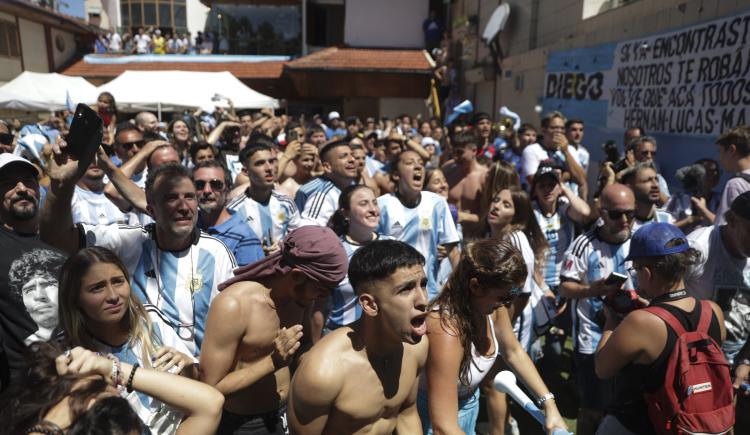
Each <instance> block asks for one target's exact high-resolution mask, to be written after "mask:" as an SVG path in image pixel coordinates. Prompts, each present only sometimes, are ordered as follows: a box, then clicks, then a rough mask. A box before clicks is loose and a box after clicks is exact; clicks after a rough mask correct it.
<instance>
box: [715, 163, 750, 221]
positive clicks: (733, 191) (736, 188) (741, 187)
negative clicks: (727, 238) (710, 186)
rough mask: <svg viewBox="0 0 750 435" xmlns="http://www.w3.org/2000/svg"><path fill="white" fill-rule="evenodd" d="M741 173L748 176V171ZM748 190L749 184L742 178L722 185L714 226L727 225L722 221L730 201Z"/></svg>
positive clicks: (732, 179) (749, 172) (749, 170)
mask: <svg viewBox="0 0 750 435" xmlns="http://www.w3.org/2000/svg"><path fill="white" fill-rule="evenodd" d="M742 173H743V174H748V175H750V169H746V170H744V171H742ZM748 190H750V183H749V182H747V180H745V179H744V178H742V177H734V178H730V179H729V181H727V183H726V184H725V185H724V190H722V191H721V201H719V209H718V210H717V211H716V220H715V221H714V225H716V226H717V227H718V226H719V225H724V224H725V223H727V221H726V219H724V214H725V213H726V212H727V211H728V210H729V207H730V206H731V205H732V201H734V199H735V198H737V197H738V196H740V195H741V194H743V193H745V192H747V191H748Z"/></svg>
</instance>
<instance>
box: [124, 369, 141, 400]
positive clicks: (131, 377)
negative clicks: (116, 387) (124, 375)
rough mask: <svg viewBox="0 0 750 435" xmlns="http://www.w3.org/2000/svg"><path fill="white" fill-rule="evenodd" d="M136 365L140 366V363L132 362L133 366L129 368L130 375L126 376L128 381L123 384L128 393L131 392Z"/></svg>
mask: <svg viewBox="0 0 750 435" xmlns="http://www.w3.org/2000/svg"><path fill="white" fill-rule="evenodd" d="M138 367H140V364H138V363H135V364H133V368H132V369H131V370H130V376H128V383H127V385H125V389H126V390H127V392H128V393H132V392H133V378H135V371H136V370H138Z"/></svg>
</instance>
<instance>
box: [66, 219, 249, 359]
mask: <svg viewBox="0 0 750 435" xmlns="http://www.w3.org/2000/svg"><path fill="white" fill-rule="evenodd" d="M79 228H81V231H82V232H83V234H82V236H83V237H85V240H86V246H102V247H105V248H109V249H111V250H112V251H114V252H115V253H116V254H117V255H118V256H119V257H120V259H121V260H122V262H123V264H124V265H125V267H126V268H127V269H128V272H129V273H130V285H131V287H132V291H133V294H134V295H136V296H137V297H138V298H139V299H140V300H141V301H142V302H143V303H147V304H150V305H154V306H155V307H156V308H158V309H159V310H160V311H161V313H162V314H163V318H164V319H165V321H166V322H167V324H169V326H171V327H172V329H174V330H175V332H176V333H177V335H178V336H179V337H180V338H181V339H182V340H183V342H184V343H185V345H186V346H187V348H188V349H189V350H190V352H191V353H192V354H193V355H195V356H198V355H199V354H200V347H201V343H202V342H203V335H204V332H205V325H206V317H207V316H208V306H209V304H210V303H211V301H212V300H213V298H214V297H216V295H218V294H219V289H218V285H219V284H220V283H222V282H224V281H226V280H227V279H229V278H231V277H232V276H233V274H232V270H233V269H234V268H236V267H237V263H236V261H235V259H234V256H233V255H232V253H231V252H230V251H229V249H228V248H227V247H226V245H224V243H223V242H222V241H221V240H219V239H217V238H214V237H211V236H209V235H208V234H205V233H202V232H200V233H198V232H196V234H195V239H194V241H193V243H192V244H191V245H190V246H189V247H188V248H186V249H184V250H182V251H164V250H161V249H159V248H158V247H157V246H156V240H155V238H156V234H155V230H154V226H153V225H149V226H147V227H146V228H144V227H141V226H127V225H97V226H91V225H86V224H81V225H80V226H79Z"/></svg>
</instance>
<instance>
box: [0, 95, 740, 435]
mask: <svg viewBox="0 0 750 435" xmlns="http://www.w3.org/2000/svg"><path fill="white" fill-rule="evenodd" d="M96 110H97V112H98V113H99V115H100V117H101V119H102V121H103V129H102V141H101V142H102V143H101V146H100V148H99V150H98V151H97V152H96V153H95V154H94V155H90V156H86V155H79V154H76V153H75V152H73V151H72V148H73V145H75V144H70V143H67V142H66V138H67V133H68V129H69V128H70V124H69V120H70V119H71V116H70V114H69V113H59V114H54V116H51V117H50V119H49V120H47V121H44V122H38V123H33V124H27V125H24V124H23V123H21V122H18V121H17V120H11V121H8V122H0V193H1V194H2V205H1V206H0V221H1V222H2V226H1V228H0V239H1V240H2V247H3V249H2V252H3V253H2V255H0V343H1V344H2V346H1V347H0V388H1V390H2V393H1V394H0V416H1V417H0V420H1V421H3V425H2V427H0V433H9V434H19V433H26V434H35V435H37V434H62V433H71V434H72V433H76V434H78V433H117V434H120V433H122V434H126V433H127V434H131V433H148V432H149V431H150V433H154V434H172V433H180V434H207V433H214V432H216V433H219V434H233V433H236V434H284V433H293V434H323V433H329V434H332V433H336V434H339V433H341V434H354V433H372V434H391V433H393V432H394V431H395V432H398V433H403V434H419V433H424V434H429V433H435V434H458V433H467V434H474V433H475V432H476V431H477V420H478V418H479V414H480V410H481V408H484V409H485V414H486V416H487V420H488V426H489V428H488V429H486V430H488V433H492V434H505V433H513V431H515V433H518V431H519V427H518V425H519V423H520V420H521V415H519V414H518V411H517V410H512V408H511V407H509V399H508V398H507V397H506V395H505V394H504V393H502V392H500V391H498V390H496V389H495V388H494V386H493V380H494V378H495V375H496V374H497V373H499V372H500V371H502V370H508V369H509V370H511V371H513V372H514V373H515V374H516V376H517V377H518V379H520V380H521V381H522V383H523V386H524V388H525V390H526V391H527V392H528V393H529V394H530V395H531V396H532V398H533V400H534V401H535V402H536V404H537V406H538V407H539V408H540V409H541V410H542V411H543V413H544V415H545V417H546V420H545V423H544V428H542V429H543V430H544V431H546V432H547V433H552V432H553V431H555V430H568V429H570V430H575V432H576V433H578V434H582V435H585V434H594V433H598V434H649V433H677V432H670V431H675V430H683V431H688V430H690V431H692V432H705V433H724V432H726V431H728V430H730V429H731V428H732V426H733V425H734V424H735V406H737V407H741V406H747V398H746V397H745V396H746V395H747V388H746V385H747V382H748V375H749V373H750V344H748V330H749V329H748V328H749V327H750V326H749V324H748V315H749V313H750V302H749V301H748V295H749V294H750V281H749V280H748V278H747V277H750V273H748V271H750V263H749V262H748V257H750V248H748V246H750V128H748V127H746V126H738V127H735V128H732V129H730V130H728V131H726V132H724V133H723V134H722V135H721V136H720V137H718V138H717V139H716V147H717V149H718V155H719V161H718V162H717V161H715V160H713V159H710V158H701V159H699V160H696V163H695V164H694V165H690V166H688V167H686V168H682V169H680V171H678V174H677V179H678V180H680V182H681V183H682V186H667V183H666V181H665V177H663V176H662V174H660V172H659V169H658V166H657V164H656V153H657V141H656V139H654V138H653V137H651V136H648V135H647V133H646V132H645V131H644V130H643V129H638V128H633V129H628V130H627V131H626V132H625V136H624V138H623V141H622V146H621V147H620V146H618V144H617V143H616V142H615V141H614V140H613V141H610V142H608V143H607V144H606V145H605V150H604V151H605V154H606V156H607V157H606V160H604V161H603V162H597V163H594V162H593V161H591V160H590V159H589V152H588V151H587V149H586V147H585V146H584V143H585V139H584V138H585V135H584V132H585V121H584V120H581V119H566V117H565V116H564V115H563V114H562V113H559V112H551V113H549V114H546V115H544V116H543V117H542V119H541V124H540V125H539V126H538V127H537V126H535V125H533V124H531V123H521V122H520V121H521V120H520V119H513V120H512V121H513V122H511V123H510V124H508V125H517V126H518V127H513V128H498V126H497V125H493V119H492V117H491V116H490V115H488V114H485V113H472V114H464V115H462V116H459V117H457V118H455V120H454V121H453V122H452V123H450V124H449V125H443V123H442V122H441V121H440V120H439V119H437V118H432V119H422V118H421V117H419V116H417V117H412V116H410V115H407V114H404V115H400V116H398V117H396V118H395V119H388V118H380V119H378V118H376V117H367V118H364V119H360V118H358V117H356V116H348V117H342V116H341V115H340V114H339V113H338V112H335V111H334V112H330V113H328V114H322V115H321V114H312V115H311V114H304V115H299V116H291V115H288V114H276V113H274V112H273V111H270V110H261V111H252V112H240V113H237V112H236V111H235V110H234V108H232V107H230V108H229V109H228V110H226V109H221V108H218V107H217V108H216V110H215V111H213V112H212V113H204V112H201V111H197V112H183V113H174V114H172V115H171V119H170V120H169V122H168V123H162V122H160V121H159V119H157V117H156V116H155V115H154V114H152V113H148V112H141V113H138V114H137V115H135V116H134V117H132V119H127V118H128V116H127V115H126V114H123V113H118V110H117V106H116V102H115V98H114V96H112V95H110V94H106V93H105V94H102V95H100V97H99V100H98V103H97V106H96ZM506 113H512V112H506ZM504 125H505V124H504ZM722 169H723V170H724V171H726V172H727V173H730V174H736V175H732V176H731V177H730V178H729V180H728V181H727V182H726V184H725V186H724V188H723V189H722V190H721V191H719V190H716V188H717V187H718V185H719V180H720V179H721V170H722ZM591 175H595V176H591ZM667 178H670V179H671V178H672V177H667ZM590 179H591V180H596V182H595V183H594V184H593V185H589V181H588V180H590ZM670 187H671V189H670ZM644 307H645V308H644ZM690 334H693V335H690ZM696 337H697V338H696ZM690 340H692V341H690ZM566 343H572V367H573V369H572V373H571V378H570V382H571V384H572V385H574V386H575V392H576V398H577V399H576V400H577V401H578V403H579V408H580V409H578V411H577V412H576V414H575V415H573V416H569V417H572V418H575V419H576V426H577V427H575V428H573V427H570V428H568V427H567V425H566V422H565V420H564V419H563V417H562V415H561V412H560V410H559V409H558V403H557V402H556V400H555V395H556V394H558V395H560V394H561V392H560V391H551V390H550V389H549V388H548V386H547V385H546V384H545V380H544V379H545V376H544V375H545V373H543V372H542V370H541V365H540V361H542V360H547V361H552V362H553V364H551V366H552V367H554V369H553V370H557V371H558V372H559V371H561V370H563V369H562V367H563V366H565V364H563V360H564V359H565V358H566V357H567V355H568V351H567V350H566ZM679 349H682V350H683V351H685V352H687V355H689V357H683V358H679V357H676V356H675V355H677V354H678V350H679ZM687 361H692V363H688V362H687ZM695 361H699V362H700V364H698V363H695ZM680 364H688V366H680ZM690 364H693V365H690ZM548 366H550V365H548ZM675 367H677V369H680V368H682V370H683V372H687V373H689V374H695V375H694V376H689V377H687V378H685V377H682V378H681V377H679V376H677V375H675V372H676V371H677V372H678V373H682V372H680V371H679V370H677V369H676V368H675ZM558 374H559V373H558ZM730 374H731V376H732V378H731V379H730ZM683 387H685V388H683ZM674 390H677V391H678V392H677V394H676V395H675V393H674ZM670 391H671V393H672V394H671V395H670V394H668V393H669V392H670ZM733 391H734V393H733ZM734 394H738V397H737V398H735V397H733V395H734ZM482 397H484V400H483V401H482V400H480V398H482ZM670 400H671V402H670ZM665 404H671V405H674V406H673V407H672V408H669V407H668V406H666V405H665ZM512 412H513V413H515V415H513V416H512V415H511V413H512ZM736 415H737V426H736V428H735V433H743V429H742V428H743V427H744V428H745V429H744V430H747V427H748V426H747V421H742V417H741V415H740V413H737V414H736ZM514 417H515V418H514ZM516 420H518V422H517V421H516ZM743 424H744V425H745V426H742V425H743ZM483 430H484V429H483ZM539 430H540V427H538V426H534V427H531V426H528V427H526V426H523V424H521V427H520V431H521V433H534V431H539Z"/></svg>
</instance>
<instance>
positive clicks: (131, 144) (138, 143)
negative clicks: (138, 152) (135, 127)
mask: <svg viewBox="0 0 750 435" xmlns="http://www.w3.org/2000/svg"><path fill="white" fill-rule="evenodd" d="M145 144H146V141H145V140H138V141H135V142H126V143H124V144H122V147H123V148H125V149H126V150H129V149H132V148H133V147H135V146H137V147H138V148H143V145H145Z"/></svg>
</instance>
